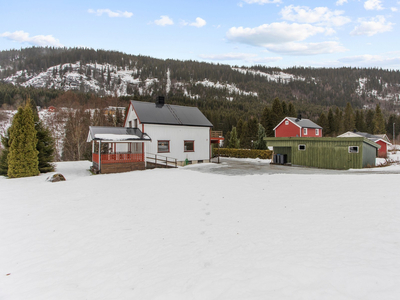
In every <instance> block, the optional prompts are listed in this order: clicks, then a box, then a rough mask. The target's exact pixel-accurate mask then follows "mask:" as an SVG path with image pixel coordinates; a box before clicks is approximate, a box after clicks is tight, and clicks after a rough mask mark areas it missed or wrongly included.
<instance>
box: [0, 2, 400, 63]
mask: <svg viewBox="0 0 400 300" xmlns="http://www.w3.org/2000/svg"><path fill="white" fill-rule="evenodd" d="M399 17H400V0H391V1H389V0H333V1H300V0H299V1H297V0H238V1H236V0H234V1H228V0H223V1H218V0H214V1H210V0H201V1H198V0H195V1H189V0H186V1H184V0H170V1H162V0H146V1H143V0H142V1H136V0H131V1H118V0H115V1H103V0H96V1H84V0H81V1H76V0H69V1H46V0H37V1H32V0H29V1H20V0H14V1H5V0H1V11H0V50H7V49H14V48H16V49H19V48H25V47H30V46H65V47H89V48H94V49H106V50H116V51H122V52H125V53H128V54H134V55H138V54H141V55H147V56H151V57H156V58H162V59H167V58H170V59H179V60H189V59H190V60H196V61H206V62H212V63H222V64H230V65H239V66H242V65H245V66H251V65H255V64H261V65H266V66H272V67H275V66H276V67H281V68H286V67H292V66H304V67H342V66H351V67H380V68H384V69H400V32H399V26H400V24H398V23H400V22H399V21H398V20H399Z"/></svg>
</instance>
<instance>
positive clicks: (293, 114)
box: [288, 102, 297, 118]
mask: <svg viewBox="0 0 400 300" xmlns="http://www.w3.org/2000/svg"><path fill="white" fill-rule="evenodd" d="M288 117H292V118H295V117H297V116H296V109H295V108H294V105H293V103H292V102H290V103H289V108H288Z"/></svg>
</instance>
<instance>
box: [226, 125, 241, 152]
mask: <svg viewBox="0 0 400 300" xmlns="http://www.w3.org/2000/svg"><path fill="white" fill-rule="evenodd" d="M228 148H234V149H239V148H240V140H239V139H238V137H237V132H236V127H232V131H231V134H230V137H229V145H228Z"/></svg>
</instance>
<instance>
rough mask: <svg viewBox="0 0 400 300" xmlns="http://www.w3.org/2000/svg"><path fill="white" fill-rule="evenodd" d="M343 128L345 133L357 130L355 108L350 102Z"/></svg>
mask: <svg viewBox="0 0 400 300" xmlns="http://www.w3.org/2000/svg"><path fill="white" fill-rule="evenodd" d="M343 127H344V131H352V130H354V128H355V122H354V113H353V108H352V107H351V104H350V103H349V102H347V105H346V109H345V111H344V119H343Z"/></svg>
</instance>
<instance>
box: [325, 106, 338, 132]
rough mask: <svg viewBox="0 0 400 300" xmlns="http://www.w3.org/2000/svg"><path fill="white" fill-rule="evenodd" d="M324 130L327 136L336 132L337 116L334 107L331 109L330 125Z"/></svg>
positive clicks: (329, 115) (329, 113) (329, 114)
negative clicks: (334, 113) (334, 114)
mask: <svg viewBox="0 0 400 300" xmlns="http://www.w3.org/2000/svg"><path fill="white" fill-rule="evenodd" d="M324 131H325V135H326V136H332V133H333V132H335V117H334V116H333V111H332V108H330V109H329V112H328V127H327V128H326V129H325V130H324Z"/></svg>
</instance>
